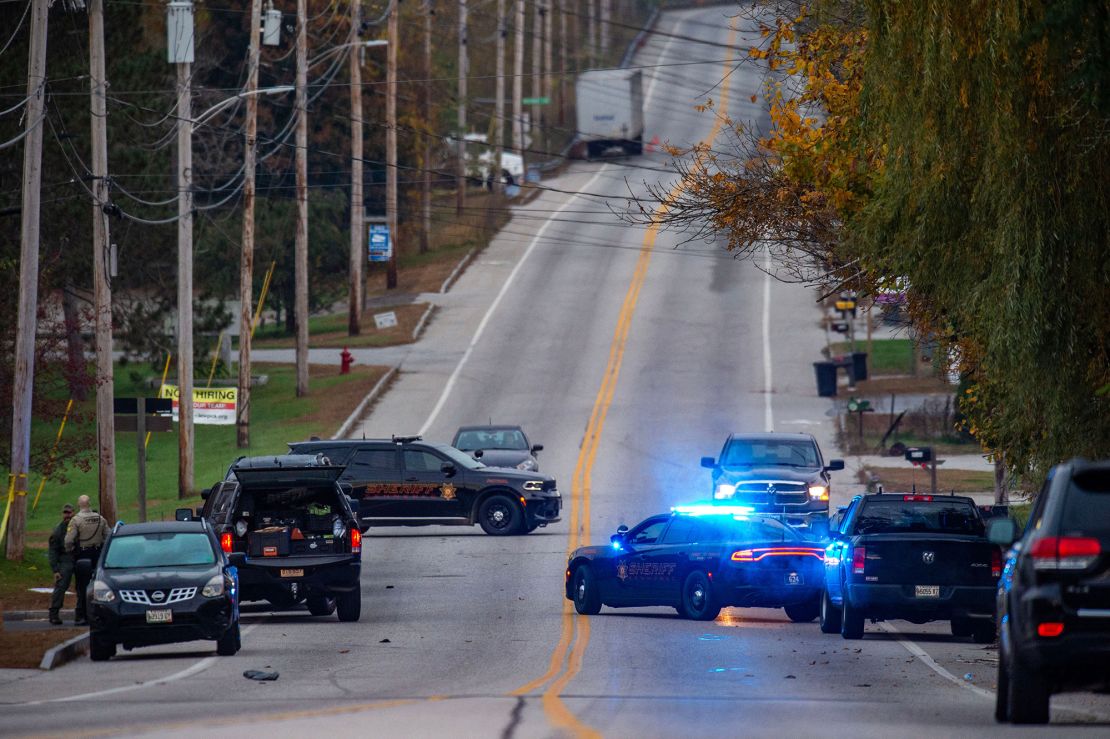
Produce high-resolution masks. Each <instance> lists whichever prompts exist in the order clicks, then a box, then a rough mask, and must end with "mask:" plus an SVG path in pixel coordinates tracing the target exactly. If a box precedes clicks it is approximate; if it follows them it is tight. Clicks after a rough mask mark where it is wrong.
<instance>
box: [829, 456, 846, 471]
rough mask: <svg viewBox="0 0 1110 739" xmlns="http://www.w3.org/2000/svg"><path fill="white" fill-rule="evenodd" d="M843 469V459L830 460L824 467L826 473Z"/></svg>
mask: <svg viewBox="0 0 1110 739" xmlns="http://www.w3.org/2000/svg"><path fill="white" fill-rule="evenodd" d="M842 469H844V460H843V459H830V460H829V463H828V464H827V465H825V471H826V472H836V471H837V470H842Z"/></svg>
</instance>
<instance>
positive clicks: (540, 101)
mask: <svg viewBox="0 0 1110 739" xmlns="http://www.w3.org/2000/svg"><path fill="white" fill-rule="evenodd" d="M520 102H521V104H522V105H549V104H550V103H551V98H549V97H542V98H523V99H522V100H521V101H520Z"/></svg>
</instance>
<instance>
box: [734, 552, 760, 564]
mask: <svg viewBox="0 0 1110 739" xmlns="http://www.w3.org/2000/svg"><path fill="white" fill-rule="evenodd" d="M732 561H733V562H754V561H755V552H753V551H752V550H751V549H740V550H737V551H735V552H733V553H732Z"/></svg>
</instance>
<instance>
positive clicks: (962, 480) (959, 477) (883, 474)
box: [860, 463, 994, 493]
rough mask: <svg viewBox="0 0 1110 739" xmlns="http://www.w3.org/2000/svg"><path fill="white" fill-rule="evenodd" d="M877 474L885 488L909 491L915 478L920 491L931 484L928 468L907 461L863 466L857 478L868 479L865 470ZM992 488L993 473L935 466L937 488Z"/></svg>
mask: <svg viewBox="0 0 1110 739" xmlns="http://www.w3.org/2000/svg"><path fill="white" fill-rule="evenodd" d="M868 472H870V473H874V474H875V475H877V476H878V478H879V480H878V481H879V482H880V483H881V484H882V486H883V489H884V490H886V491H888V492H900V491H909V490H910V489H911V486H912V485H913V483H914V482H916V483H917V491H918V492H919V493H922V492H924V493H927V492H928V491H929V486H930V478H929V471H928V470H922V469H916V470H915V469H913V468H912V467H910V465H909V464H908V463H907V464H906V466H905V467H904V468H902V467H865V468H864V469H863V470H862V471H861V472H860V482H867V481H868V477H867V473H868ZM992 490H994V473H993V472H978V471H975V470H946V469H944V468H943V467H937V492H938V493H948V492H951V491H955V492H957V493H984V492H990V491H992Z"/></svg>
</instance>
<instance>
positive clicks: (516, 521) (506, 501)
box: [478, 494, 524, 536]
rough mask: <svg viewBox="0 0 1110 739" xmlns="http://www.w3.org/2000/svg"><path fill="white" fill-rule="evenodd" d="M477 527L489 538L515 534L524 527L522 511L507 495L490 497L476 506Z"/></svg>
mask: <svg viewBox="0 0 1110 739" xmlns="http://www.w3.org/2000/svg"><path fill="white" fill-rule="evenodd" d="M478 525H479V526H481V527H482V531H485V532H486V533H487V534H489V535H490V536H506V535H509V534H515V533H517V532H518V531H520V530H521V528H522V527H523V525H524V511H522V510H520V505H519V504H518V503H517V502H516V501H515V500H513V499H512V498H510V497H509V496H507V495H500V494H498V495H491V496H490V497H488V498H486V499H485V500H483V501H482V505H480V506H478Z"/></svg>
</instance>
